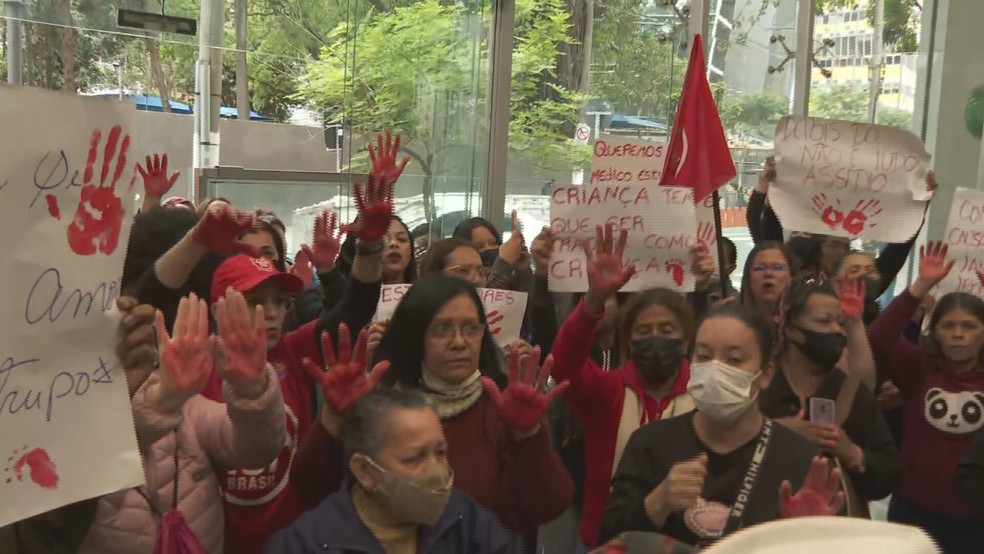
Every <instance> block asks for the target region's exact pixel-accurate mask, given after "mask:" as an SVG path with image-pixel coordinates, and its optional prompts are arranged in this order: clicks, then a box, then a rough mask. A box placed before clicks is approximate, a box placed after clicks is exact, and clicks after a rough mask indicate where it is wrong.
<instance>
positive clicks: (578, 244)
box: [548, 184, 697, 292]
mask: <svg viewBox="0 0 984 554" xmlns="http://www.w3.org/2000/svg"><path fill="white" fill-rule="evenodd" d="M550 225H551V227H553V230H554V232H555V233H556V234H557V240H556V241H555V242H554V253H553V258H552V259H551V260H550V269H549V274H548V275H549V280H550V290H552V291H554V292H584V291H586V290H588V275H587V264H586V262H585V257H584V245H585V243H587V244H589V245H590V244H591V243H593V242H594V239H595V228H596V226H598V225H611V226H612V228H613V230H614V231H615V233H616V234H617V233H618V232H620V231H621V230H625V231H627V232H628V244H627V246H626V249H625V260H624V261H625V262H626V263H630V262H631V263H633V264H635V267H636V274H635V275H634V276H633V277H632V280H631V281H629V283H628V284H627V285H626V286H625V288H624V289H623V290H625V291H637V290H643V289H647V288H651V287H666V288H670V289H674V290H677V291H680V292H689V291H692V290H694V276H693V274H692V273H691V271H690V265H691V255H690V248H691V247H692V246H693V245H694V244H696V242H697V236H696V232H697V228H696V215H695V213H694V201H693V192H692V191H691V190H690V189H687V188H681V187H658V186H656V185H655V184H653V185H651V186H648V187H640V186H634V185H632V186H621V185H601V186H597V187H578V186H569V185H555V186H554V190H553V194H552V195H551V197H550Z"/></svg>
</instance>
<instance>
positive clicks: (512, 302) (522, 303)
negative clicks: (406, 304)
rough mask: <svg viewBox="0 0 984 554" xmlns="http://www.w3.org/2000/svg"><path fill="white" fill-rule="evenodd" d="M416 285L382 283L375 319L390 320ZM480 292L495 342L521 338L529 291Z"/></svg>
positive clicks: (488, 290) (497, 290)
mask: <svg viewBox="0 0 984 554" xmlns="http://www.w3.org/2000/svg"><path fill="white" fill-rule="evenodd" d="M412 286H413V285H406V284H401V285H383V287H382V290H381V291H380V293H379V304H378V306H377V307H376V315H375V316H373V320H375V321H384V320H389V319H391V318H392V317H393V313H394V312H396V308H397V306H399V304H400V300H402V299H403V296H404V295H405V294H406V293H407V291H408V290H410V287H412ZM477 290H478V296H479V297H480V298H481V299H482V303H483V305H484V306H485V319H486V321H488V324H489V331H490V332H491V333H492V338H494V339H495V342H496V344H498V345H499V346H501V347H503V348H505V347H506V346H507V345H508V344H510V343H511V342H513V341H514V340H516V339H518V338H519V334H520V331H521V330H522V327H523V318H524V317H525V316H526V303H527V301H528V300H529V295H528V294H527V293H525V292H516V291H511V290H503V289H477Z"/></svg>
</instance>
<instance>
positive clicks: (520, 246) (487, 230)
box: [451, 210, 533, 292]
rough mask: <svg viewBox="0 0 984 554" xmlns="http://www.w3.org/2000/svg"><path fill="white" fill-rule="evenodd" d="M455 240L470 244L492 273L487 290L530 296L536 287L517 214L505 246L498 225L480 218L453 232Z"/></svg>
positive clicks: (473, 218) (466, 221)
mask: <svg viewBox="0 0 984 554" xmlns="http://www.w3.org/2000/svg"><path fill="white" fill-rule="evenodd" d="M451 236H452V237H453V238H457V239H462V240H466V241H469V242H471V243H472V244H473V245H475V248H477V249H478V253H479V255H480V256H481V257H482V264H483V265H484V266H485V267H486V268H487V269H488V270H489V276H488V277H489V278H488V284H487V285H486V286H488V287H489V288H492V289H507V290H517V291H524V292H529V291H530V289H531V287H532V286H533V283H532V280H533V275H532V273H531V272H530V256H529V252H528V251H527V250H526V244H525V243H524V242H523V241H524V238H523V231H522V229H520V225H519V217H518V215H517V214H516V211H515V210H513V213H512V234H511V235H510V236H509V240H507V241H506V242H505V243H503V242H502V234H501V233H499V230H498V229H496V227H495V225H493V224H492V222H490V221H489V220H487V219H484V218H481V217H471V218H468V219H466V220H464V221H462V222H461V223H459V224H458V225H457V227H455V228H454V232H453V233H451Z"/></svg>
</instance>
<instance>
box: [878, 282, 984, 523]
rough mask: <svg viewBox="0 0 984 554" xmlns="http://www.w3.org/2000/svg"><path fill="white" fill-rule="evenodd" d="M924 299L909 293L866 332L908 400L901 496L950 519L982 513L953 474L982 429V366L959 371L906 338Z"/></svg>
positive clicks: (983, 403)
mask: <svg viewBox="0 0 984 554" xmlns="http://www.w3.org/2000/svg"><path fill="white" fill-rule="evenodd" d="M919 302H920V299H918V298H915V297H913V296H912V295H911V294H909V291H908V290H906V291H905V292H903V293H902V294H900V295H899V296H898V297H896V298H895V300H893V301H892V303H891V304H890V305H889V306H888V308H887V309H886V310H885V311H884V312H882V314H881V315H880V316H878V319H876V320H875V321H874V322H873V323H872V324H871V327H870V328H869V329H868V339H869V340H870V341H871V347H872V349H873V350H874V352H875V355H876V356H878V357H879V361H880V362H883V365H882V367H884V368H885V369H886V370H887V371H888V373H889V375H890V376H891V378H892V381H893V382H894V383H895V385H896V386H897V387H898V388H899V390H900V391H901V392H902V396H903V397H904V398H905V401H906V402H905V408H904V410H905V420H904V422H905V437H904V439H903V441H902V469H903V473H902V486H901V488H900V489H899V491H898V492H897V494H898V495H899V496H900V497H902V498H904V499H905V500H907V501H909V502H912V503H913V504H916V505H917V506H919V507H921V508H923V509H925V510H929V511H932V512H935V513H937V514H941V515H947V516H960V517H977V518H980V519H984V516H982V515H981V514H975V513H974V511H973V510H971V509H970V508H969V507H967V506H966V505H964V504H963V503H961V502H960V501H959V500H957V497H956V495H955V494H954V490H953V473H954V470H955V469H956V466H957V462H959V461H960V460H961V459H962V458H963V456H964V454H965V453H966V451H967V449H968V448H969V447H970V443H971V441H972V440H973V438H974V431H976V430H978V429H980V428H982V427H984V366H981V365H978V366H977V367H976V368H974V369H973V370H972V371H969V372H967V373H962V374H959V373H956V372H954V371H953V370H952V369H951V368H949V367H947V365H946V364H945V362H944V361H943V360H942V359H940V358H939V357H934V356H933V355H931V354H930V353H929V352H928V351H927V350H926V349H924V348H923V347H921V346H919V345H916V344H913V343H911V342H909V341H907V340H905V339H903V338H902V330H903V329H904V328H905V327H906V324H908V322H909V320H910V319H912V315H913V314H914V313H915V311H916V308H917V307H918V306H919Z"/></svg>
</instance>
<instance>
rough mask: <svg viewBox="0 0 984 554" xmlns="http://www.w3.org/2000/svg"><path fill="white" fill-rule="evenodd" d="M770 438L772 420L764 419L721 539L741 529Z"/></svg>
mask: <svg viewBox="0 0 984 554" xmlns="http://www.w3.org/2000/svg"><path fill="white" fill-rule="evenodd" d="M771 437H772V420H771V419H766V420H765V424H764V425H762V432H761V433H759V439H758V444H756V445H755V452H754V453H752V461H751V462H749V464H748V469H747V470H746V471H745V477H744V479H742V480H741V488H740V489H739V490H738V496H737V497H736V498H735V501H734V503H733V504H732V505H731V513H729V514H728V523H727V524H725V526H724V531H723V532H722V533H721V536H722V537H723V536H727V535H728V534H730V533H734V532H735V531H737V530H739V529H741V527H742V523H743V522H742V519H743V517H744V515H745V508H746V507H748V502H749V500H750V499H751V497H752V488H753V487H754V486H755V482H756V480H757V479H758V475H759V470H760V469H761V468H762V463H763V461H765V454H766V451H767V450H768V448H769V439H770V438H771Z"/></svg>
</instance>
